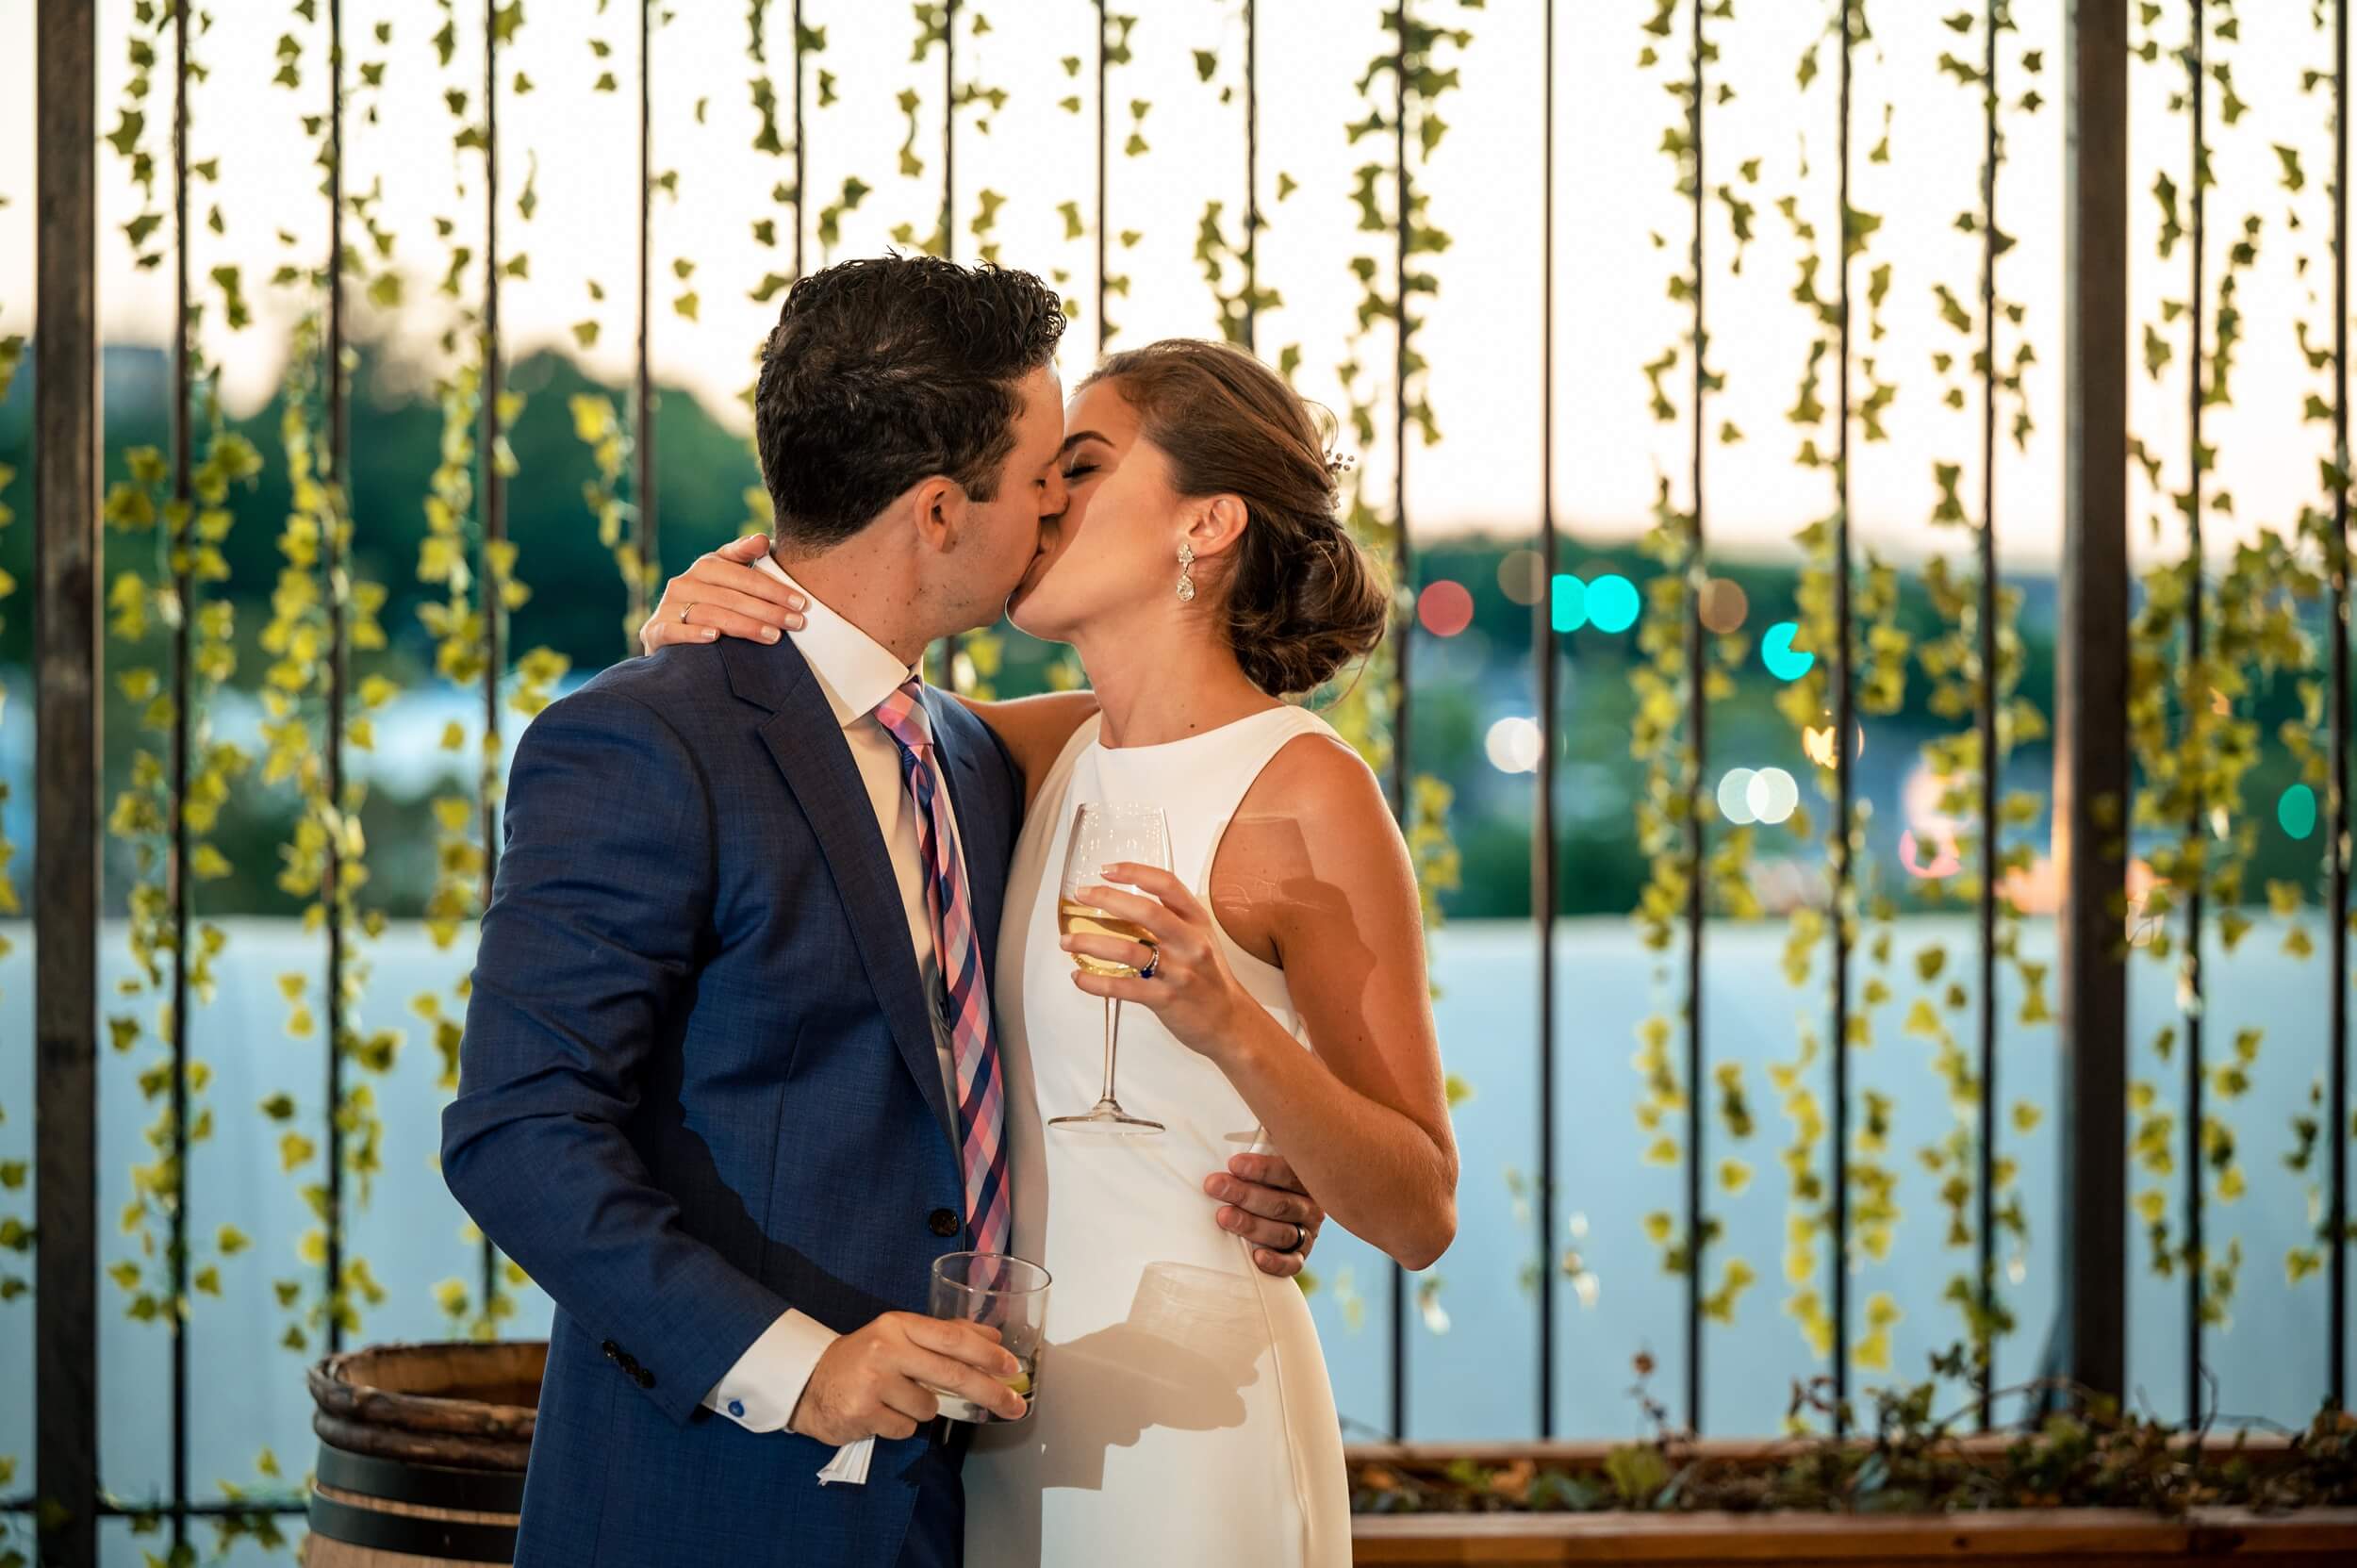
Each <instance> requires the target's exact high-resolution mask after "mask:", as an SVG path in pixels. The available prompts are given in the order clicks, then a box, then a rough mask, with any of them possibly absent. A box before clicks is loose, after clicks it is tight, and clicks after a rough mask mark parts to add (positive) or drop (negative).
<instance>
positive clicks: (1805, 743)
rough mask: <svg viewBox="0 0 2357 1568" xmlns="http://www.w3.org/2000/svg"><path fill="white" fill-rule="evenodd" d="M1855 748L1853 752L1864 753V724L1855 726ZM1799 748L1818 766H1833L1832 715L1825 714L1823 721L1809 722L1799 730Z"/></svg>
mask: <svg viewBox="0 0 2357 1568" xmlns="http://www.w3.org/2000/svg"><path fill="white" fill-rule="evenodd" d="M1856 732H1857V733H1856V735H1855V737H1854V738H1855V740H1856V750H1855V751H1854V753H1853V754H1854V755H1856V756H1861V757H1862V756H1864V755H1866V726H1865V725H1863V724H1860V725H1858V726H1856ZM1801 750H1802V751H1805V752H1806V753H1807V754H1808V760H1809V761H1811V762H1813V763H1815V764H1816V765H1817V766H1818V767H1833V766H1834V744H1833V715H1831V714H1827V715H1825V721H1824V723H1822V724H1811V725H1809V726H1807V727H1806V728H1805V729H1804V730H1802V731H1801Z"/></svg>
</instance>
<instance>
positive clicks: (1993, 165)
mask: <svg viewBox="0 0 2357 1568" xmlns="http://www.w3.org/2000/svg"><path fill="white" fill-rule="evenodd" d="M1998 7H1999V0H1988V3H1987V5H1986V7H1985V8H1984V9H1983V11H1982V13H1981V26H1982V29H1983V31H1984V32H1985V33H1986V37H1985V38H1984V39H1983V40H1982V43H1983V51H1982V56H1981V93H1982V103H1983V108H1984V112H1985V114H1986V122H1985V124H1984V126H1983V137H1984V140H1983V143H1982V153H1981V536H1980V539H1979V541H1978V542H1979V545H1980V557H1981V559H1980V569H1981V592H1980V621H1981V623H1980V627H1979V632H1980V637H1979V642H1980V661H1981V678H1980V694H1979V697H1980V736H1981V894H1980V900H1979V902H1980V912H1979V913H1980V935H1981V950H1980V968H1981V973H1980V985H1981V1017H1980V1036H1981V1038H1980V1048H1981V1051H1980V1054H1981V1063H1980V1080H1981V1094H1980V1126H1979V1130H1978V1132H1979V1135H1978V1137H1977V1138H1976V1139H1975V1140H1974V1141H1975V1142H1976V1143H1977V1145H1978V1146H1979V1148H1978V1154H1979V1168H1978V1170H1977V1171H1976V1173H1975V1175H1974V1178H1973V1182H1974V1186H1975V1188H1976V1189H1977V1191H1978V1193H1979V1197H1980V1213H1979V1215H1978V1217H1977V1220H1976V1223H1975V1227H1974V1236H1973V1239H1974V1243H1975V1246H1976V1249H1977V1258H1976V1265H1977V1266H1976V1277H1977V1279H1979V1281H1980V1285H1979V1291H1980V1296H1979V1308H1978V1312H1979V1315H1978V1317H1977V1318H1976V1319H1975V1322H1974V1328H1973V1335H1972V1337H1973V1340H1974V1342H1975V1343H1974V1348H1975V1350H1976V1352H1977V1355H1978V1360H1979V1363H1980V1364H1979V1366H1978V1368H1977V1369H1976V1372H1975V1376H1976V1377H1977V1378H1979V1380H1980V1391H1979V1405H1980V1424H1981V1429H1982V1430H1983V1431H1986V1430H1988V1428H1989V1427H1990V1425H1991V1423H1992V1421H1993V1420H1994V1411H1992V1410H1991V1409H1990V1404H1989V1395H1990V1391H1991V1390H1992V1389H1993V1388H1994V1387H1995V1386H1996V1378H1995V1362H1996V1355H1997V1347H1996V1345H1995V1343H1994V1340H1993V1337H1992V1335H1991V1333H1990V1330H1989V1327H1988V1325H1989V1322H1990V1319H1989V1316H1988V1313H1989V1312H1990V1309H1991V1308H1992V1307H1993V1306H1994V1304H1995V1302H1996V1299H1997V897H1998V894H1997V883H1998V878H1999V877H2000V876H2001V875H2002V874H2003V858H2002V857H2001V856H2000V855H1999V853H1998V847H1997V791H1998V786H1999V784H2000V783H2001V782H2002V781H2001V778H2000V766H2001V762H2002V759H2001V758H2000V757H1999V756H1998V754H1997V658H1998V646H1997V155H1998V138H1997V24H1998V20H1999V10H1998Z"/></svg>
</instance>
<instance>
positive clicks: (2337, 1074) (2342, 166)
mask: <svg viewBox="0 0 2357 1568" xmlns="http://www.w3.org/2000/svg"><path fill="white" fill-rule="evenodd" d="M2332 463H2333V466H2334V467H2335V468H2337V469H2338V470H2340V482H2339V483H2338V484H2336V485H2334V486H2333V487H2332V553H2331V557H2330V559H2331V564H2332V730H2331V734H2332V782H2331V784H2330V785H2329V789H2328V793H2329V796H2330V799H2329V800H2328V801H2327V802H2326V808H2327V809H2326V811H2325V823H2326V826H2325V846H2326V848H2325V857H2326V858H2325V883H2326V886H2325V915H2326V921H2325V929H2326V932H2327V936H2326V944H2327V951H2328V952H2329V953H2330V954H2331V956H2332V963H2331V964H2330V965H2329V966H2327V967H2326V969H2325V974H2326V975H2327V977H2328V978H2329V980H2330V982H2331V984H2332V1002H2331V1009H2332V1012H2331V1018H2332V1028H2331V1034H2330V1036H2329V1038H2328V1042H2327V1049H2329V1050H2330V1051H2331V1052H2332V1062H2331V1065H2330V1068H2329V1071H2330V1073H2331V1075H2332V1092H2331V1095H2330V1097H2329V1098H2327V1099H2326V1100H2325V1104H2324V1125H2325V1128H2326V1129H2327V1131H2329V1132H2330V1133H2331V1137H2330V1140H2329V1141H2330V1143H2331V1145H2332V1158H2331V1165H2332V1206H2331V1208H2330V1210H2329V1211H2328V1214H2329V1216H2330V1217H2329V1219H2328V1221H2327V1224H2328V1226H2329V1229H2330V1231H2331V1234H2332V1273H2331V1276H2330V1278H2329V1279H2328V1281H2327V1285H2328V1289H2329V1292H2330V1306H2329V1307H2328V1309H2327V1312H2326V1314H2325V1322H2326V1323H2327V1324H2329V1325H2331V1326H2332V1347H2331V1350H2330V1352H2329V1354H2328V1356H2327V1358H2326V1359H2327V1363H2328V1367H2327V1376H2326V1380H2325V1387H2326V1391H2327V1397H2329V1398H2330V1399H2331V1400H2332V1403H2333V1404H2334V1405H2335V1406H2336V1407H2338V1408H2339V1409H2341V1410H2347V1409H2349V0H2335V3H2334V5H2333V7H2332Z"/></svg>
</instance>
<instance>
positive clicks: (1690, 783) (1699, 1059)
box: [1547, 0, 1710, 1432]
mask: <svg viewBox="0 0 2357 1568" xmlns="http://www.w3.org/2000/svg"><path fill="white" fill-rule="evenodd" d="M1703 7H1704V0H1693V8H1692V24H1693V31H1692V36H1691V40H1690V45H1689V61H1688V64H1689V69H1690V71H1691V75H1690V77H1689V81H1688V84H1687V102H1686V117H1687V135H1688V138H1689V140H1690V141H1691V142H1692V144H1693V148H1694V173H1693V181H1694V188H1693V190H1692V192H1691V196H1692V203H1693V217H1694V238H1693V240H1692V242H1691V243H1690V245H1689V248H1688V252H1687V260H1688V264H1689V266H1690V267H1691V268H1692V269H1693V278H1694V312H1693V330H1692V337H1693V339H1694V429H1693V444H1692V450H1691V453H1690V454H1689V456H1690V461H1691V464H1692V473H1691V475H1690V478H1689V483H1690V484H1691V485H1692V487H1693V501H1694V527H1693V533H1692V536H1691V537H1690V540H1689V547H1688V548H1689V553H1688V555H1687V558H1686V579H1687V596H1688V599H1689V601H1690V602H1689V603H1688V605H1687V607H1686V608H1687V617H1686V676H1687V685H1688V692H1687V711H1686V728H1687V747H1688V753H1687V777H1686V870H1687V882H1686V1428H1687V1430H1689V1431H1691V1432H1699V1431H1701V1430H1702V1429H1703V1255H1704V1253H1705V1252H1706V1251H1708V1250H1709V1239H1708V1237H1707V1236H1706V1234H1705V1226H1706V1223H1707V1222H1706V1219H1705V1218H1704V1214H1703V1132H1704V1122H1703V1097H1704V1094H1705V1092H1706V1091H1705V1088H1704V1084H1703V1058H1704V1054H1705V1053H1704V1050H1703V917H1704V914H1705V910H1704V886H1703V883H1704V860H1703V814H1702V803H1703V768H1704V767H1705V766H1706V759H1707V758H1708V757H1709V755H1710V696H1709V682H1708V680H1707V679H1706V674H1705V671H1704V668H1703V656H1704V644H1703V620H1702V581H1701V579H1702V575H1703V569H1704V568H1703V561H1704V554H1705V539H1706V535H1705V532H1704V512H1703V410H1704V404H1705V401H1706V399H1707V397H1708V396H1709V385H1708V384H1709V375H1708V373H1707V371H1706V369H1705V366H1706V362H1707V360H1708V358H1709V345H1710V338H1709V335H1708V332H1707V330H1706V326H1705V324H1704V317H1703V293H1704V284H1705V280H1704V277H1703V223H1704V220H1705V217H1706V206H1705V200H1704V191H1703V58H1704V57H1703ZM1547 586H1548V589H1549V592H1550V595H1551V594H1552V592H1553V589H1554V586H1555V585H1554V584H1553V582H1552V581H1550V582H1549V583H1548V585H1547Z"/></svg>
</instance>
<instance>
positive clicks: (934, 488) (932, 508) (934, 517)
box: [909, 474, 968, 555]
mask: <svg viewBox="0 0 2357 1568" xmlns="http://www.w3.org/2000/svg"><path fill="white" fill-rule="evenodd" d="M967 505H968V501H967V498H966V494H965V487H964V486H963V485H961V484H959V483H958V482H957V481H956V480H954V479H951V478H949V477H948V476H947V475H946V474H935V475H933V476H932V477H931V479H927V480H924V481H922V482H921V483H919V484H918V485H917V486H916V487H915V489H913V490H912V491H910V493H909V507H910V511H911V513H912V515H913V516H914V517H915V522H916V537H917V542H918V543H920V544H922V545H923V546H925V548H926V549H928V550H937V551H939V552H941V553H943V554H945V555H946V554H948V553H950V552H951V551H953V550H955V549H957V547H958V542H959V540H960V539H961V538H962V537H963V536H964V532H965V521H966V518H965V509H966V506H967Z"/></svg>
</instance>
